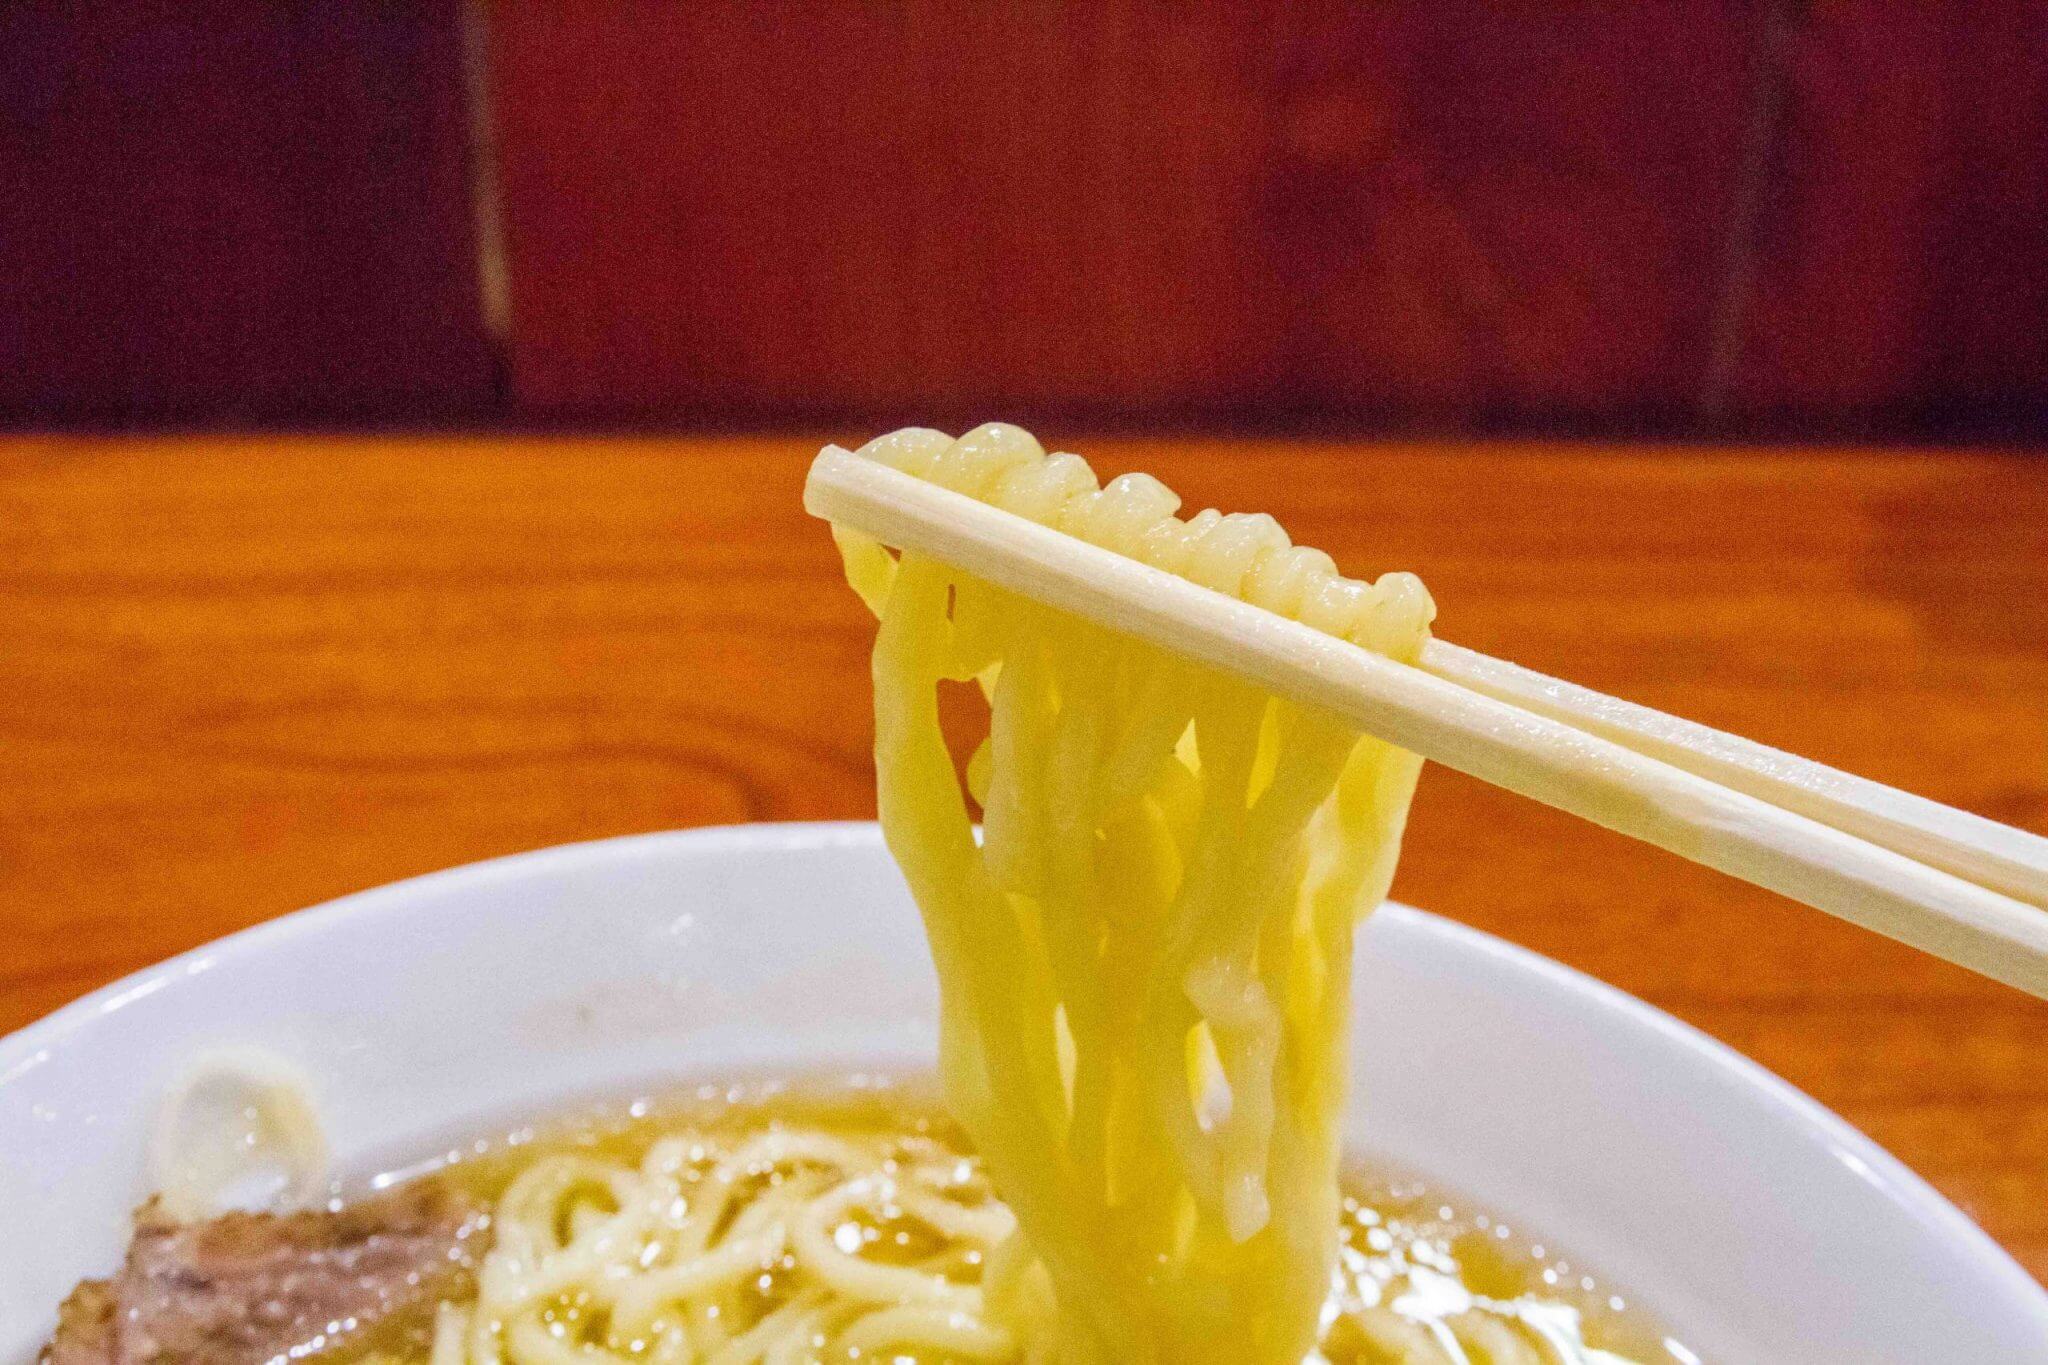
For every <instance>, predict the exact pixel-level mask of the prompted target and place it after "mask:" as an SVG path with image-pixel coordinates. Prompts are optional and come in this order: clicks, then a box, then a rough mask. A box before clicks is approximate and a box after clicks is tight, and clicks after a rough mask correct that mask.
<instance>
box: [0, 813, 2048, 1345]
mask: <svg viewBox="0 0 2048 1365" xmlns="http://www.w3.org/2000/svg"><path fill="white" fill-rule="evenodd" d="M1358 964H1359V965H1358V999H1359V1022H1358V1028H1359V1040H1360V1046H1359V1047H1358V1048H1357V1049H1356V1055H1357V1059H1358V1060H1357V1063H1356V1085H1357V1092H1356V1094H1357V1098H1356V1100H1355V1102H1354V1105H1353V1114H1352V1117H1351V1131H1352V1135H1353V1138H1354V1140H1355V1142H1356V1144H1357V1145H1358V1146H1359V1147H1360V1148H1361V1149H1364V1150H1369V1151H1371V1152H1373V1153H1376V1154H1378V1155H1381V1156H1384V1157H1386V1158H1390V1159H1391V1160H1393V1161H1395V1162H1397V1163H1400V1164H1402V1165H1405V1166H1408V1167H1410V1168H1414V1169H1418V1170H1420V1171H1421V1172H1423V1173H1426V1174H1427V1175H1429V1176H1431V1177H1434V1178H1435V1179H1437V1180H1439V1181H1441V1182H1442V1183H1443V1184H1444V1185H1445V1186H1447V1187H1448V1188H1451V1189H1454V1190H1457V1191H1460V1192H1462V1193H1464V1194H1466V1195H1468V1196H1470V1197H1471V1198H1472V1199H1474V1200H1475V1201H1477V1202H1478V1203H1480V1204H1481V1205H1484V1206H1488V1207H1491V1208H1493V1209H1495V1210H1498V1211H1499V1212H1501V1213H1502V1214H1503V1215H1506V1216H1508V1217H1509V1218H1511V1219H1512V1220H1514V1221H1515V1222H1516V1223H1518V1224H1523V1225H1526V1226H1528V1227H1530V1228H1533V1229H1537V1230H1540V1231H1541V1232H1542V1233H1543V1234H1545V1235H1546V1236H1547V1237H1548V1238H1550V1239H1551V1240H1553V1241H1555V1242H1556V1243H1557V1244H1559V1245H1562V1246H1565V1247H1568V1248H1570V1249H1571V1250H1572V1251H1573V1252H1574V1253H1575V1254H1576V1256H1577V1257H1578V1258H1579V1259H1581V1260H1582V1261H1584V1262H1585V1263H1588V1264H1591V1265H1594V1266H1597V1267H1600V1268H1601V1269H1603V1270H1604V1271H1606V1272H1607V1273H1608V1274H1609V1275H1610V1276H1611V1277H1613V1279H1615V1280H1616V1281H1617V1282H1619V1283H1620V1284H1621V1285H1623V1286H1624V1287H1626V1288H1628V1289H1631V1290H1633V1291H1634V1292H1635V1294H1636V1295H1637V1296H1638V1297H1639V1298H1640V1299H1642V1300H1644V1301H1645V1302H1647V1303H1649V1304H1650V1305H1652V1306H1653V1307H1654V1308H1655V1309H1657V1310H1659V1311H1660V1312H1661V1313H1662V1314H1663V1315H1664V1317H1665V1318H1666V1320H1667V1321H1669V1322H1670V1323H1671V1324H1672V1325H1673V1327H1674V1328H1675V1329H1676V1331H1677V1333H1678V1334H1679V1335H1680V1337H1681V1338H1682V1339H1684V1340H1685V1341H1686V1342H1687V1343H1688V1344H1690V1345H1692V1346H1693V1347H1694V1348H1695V1349H1697V1350H1699V1351H1700V1353H1701V1354H1702V1355H1703V1356H1705V1357H1706V1358H1708V1359H1709V1360H1721V1361H1730V1362H1735V1361H1756V1362H1801V1363H1803V1365H1810V1363H1811V1362H1821V1361H1829V1362H1835V1361H1843V1362H1848V1361H1853V1362H1898V1363H1899V1365H1907V1363H1908V1362H1910V1363H1911V1365H1930V1363H1931V1362H1968V1361H1992V1360H1996V1361H2020V1360H2048V1294H2044V1293H2043V1292H2042V1290H2041V1288H2040V1287H2039V1286H2038V1285H2036V1284H2035V1283H2034V1282H2033V1281H2032V1280H2030V1279H2029V1278H2028V1277H2027V1276H2026V1275H2025V1273H2024V1272H2022V1271H2021V1270H2020V1269H2019V1267H2018V1266H2017V1265H2015V1264H2014V1263H2013V1262H2012V1260H2011V1259H2010V1258H2009V1257H2007V1256H2006V1255H2005V1254H2004V1253H2003V1252H2002V1251H2000V1250H1999V1248H1998V1247H1997V1246H1995V1245H1994V1244H1993V1243H1992V1242H1991V1241H1990V1240H1989V1239H1988V1238H1986V1237H1985V1236H1984V1235H1983V1234H1982V1233H1981V1232H1980V1231H1978V1229H1977V1228H1976V1227H1975V1226H1973V1225H1972V1224H1971V1223H1970V1222H1969V1221H1968V1220H1967V1219H1966V1218H1964V1217H1963V1215H1962V1214H1961V1213H1959V1212H1957V1210H1956V1209H1955V1208H1953V1207H1952V1206H1950V1205H1949V1204H1947V1203H1946V1202H1944V1201H1943V1200H1942V1199H1941V1198H1940V1197H1939V1196H1938V1195H1936V1194H1935V1193H1934V1192H1933V1191H1932V1190H1931V1189H1929V1188H1928V1187H1927V1186H1926V1185H1925V1184H1924V1183H1923V1182H1922V1181H1920V1180H1919V1179H1918V1178H1917V1177H1916V1176H1914V1175H1913V1174H1911V1173H1910V1172H1909V1171H1907V1170H1906V1169H1905V1168H1904V1167H1902V1166H1901V1165H1900V1164H1899V1163H1898V1162H1897V1161H1895V1160H1893V1159H1892V1158H1891V1157H1889V1156H1887V1155H1886V1154H1885V1153H1884V1152H1883V1151H1881V1150H1879V1149H1878V1148H1877V1147H1876V1146H1874V1145H1873V1144H1872V1143H1871V1142H1870V1141H1869V1140H1867V1139H1866V1138H1864V1137H1862V1136H1861V1135H1859V1134H1858V1133H1856V1132H1854V1131H1853V1130H1851V1129H1850V1128H1849V1127H1848V1126H1847V1125H1846V1124H1844V1123H1842V1122H1841V1121H1840V1120H1839V1119H1837V1118H1835V1117H1834V1116H1833V1115H1831V1114H1829V1113H1827V1112H1826V1111H1825V1110H1823V1109H1821V1108H1820V1107H1819V1106H1818V1105H1816V1104H1814V1103H1813V1102H1812V1101H1811V1100H1809V1099H1807V1098H1805V1097H1804V1096H1802V1095H1800V1094H1799V1093H1797V1092H1796V1091H1794V1090H1792V1089H1791V1088H1790V1087H1789V1086H1787V1085H1785V1084H1784V1083H1783V1082H1782V1081H1779V1080H1777V1079H1775V1078H1774V1077H1772V1076H1770V1075H1768V1074H1767V1073H1765V1072H1764V1071H1762V1070H1760V1069H1759V1068H1757V1067H1756V1066H1754V1065H1753V1064H1751V1063H1749V1062H1747V1061H1745V1060H1743V1059H1742V1058H1740V1057H1738V1056H1737V1055H1735V1054H1734V1053H1732V1052H1730V1051H1728V1050H1727V1049H1725V1048H1723V1047H1721V1046H1719V1045H1718V1044H1716V1043H1714V1042H1712V1041H1710V1040H1709V1039H1707V1038H1705V1037H1704V1036H1702V1035H1700V1034H1699V1033H1696V1032H1694V1031H1693V1030H1691V1029H1689V1028H1687V1027H1685V1026H1684V1025H1682V1024H1679V1023H1678V1022H1676V1021H1675V1020H1673V1019H1671V1018H1669V1017H1667V1016H1665V1015H1663V1014H1660V1013H1658V1012H1657V1011H1655V1010H1652V1009H1650V1008H1649V1007H1648V1006H1646V1005H1643V1004H1641V1003H1640V1002H1638V1001H1635V1000H1632V999H1630V998H1628V997H1626V996H1623V995H1621V994H1619V993H1617V992H1615V991H1613V990H1611V989H1609V988H1607V987H1605V986H1602V985H1600V984H1599V983H1597V982H1594V981H1591V980H1589V979H1587V978H1585V977H1583V976H1580V975H1578V974H1577V973H1574V972H1572V971H1569V970H1567V969H1565V968H1563V967H1560V966H1558V965H1557V964H1555V963H1553V962H1550V961H1548V960H1546V959H1543V958H1540V957H1537V956H1534V955H1533V954H1530V953H1527V952H1524V951H1522V950H1520V949H1518V948H1514V947H1511V946H1510V945H1508V944H1505V943H1502V942H1500V941H1499V940H1497V939H1493V938H1490V937H1487V936H1486V935H1484V934H1480V933H1476V932H1474V931H1472V930H1469V929H1465V928H1461V927H1459V926H1458V925H1455V924H1452V923H1449V922H1447V921H1444V920H1441V919H1437V918H1435V917H1433V916H1430V915H1426V914H1423V913H1421V912H1419V911H1415V910H1410V909H1406V908H1403V907H1399V906H1389V907H1388V908H1387V909H1385V910H1384V911H1382V912H1381V913H1380V914H1379V915H1377V916H1375V917H1374V918H1373V920H1372V921H1371V922H1370V924H1369V925H1368V927H1367V928H1366V930H1365V931H1364V939H1363V943H1362V947H1361V951H1360V953H1359V955H1358ZM933 1004H934V992H933V985H932V979H931V971H930V967H929V965H928V963H927V960H926V957H925V950H924V944H923V940H922V938H921V935H920V931H919V928H918V923H917V917H916V913H915V911H914V910H913V909H912V907H911V905H910V903H909V899H908V897H907V896H906V894H905V892H904V889H903V885H902V882H901V881H900V880H899V878H898V876H897V874H896V870H895V867H894V865H893V864H892V863H891V862H890V861H889V858H888V856H887V854H886V853H885V852H884V850H883V848H882V846H881V842H880V840H879V838H878V837H877V834H876V831H875V829H874V827H873V826H872V825H859V824H854V825H755V826H749V827H743V828H735V829H716V830H700V831H694V832H689V833H679V834H661V835H648V836H644V837H639V838H630V839H619V840H613V841H609V842H605V843H596V844H584V845H577V846H573V847H568V848H558V849H550V850H546V851H543V852H539V853H530V854H525V855H522V856H520V857H515V858H506V859H501V860H499V861H496V862H489V863H482V864H479V865H477V866H474V867H466V868H459V869H456V870H454V871H450V872H443V873H439V874H436V875H434V876H430V877H422V878H420V879H418V880H415V881H409V882H402V883H399V884H397V885H394V886H388V887H384V888H382V889H380V890H376V891H370V892H365V893H363V894H362V895H358V896H351V897H348V898H346V899H344V900H340V901H336V902H334V903H333V904H331V905H327V906H324V907H322V908H320V909H317V910H313V911H308V912H306V913H304V914H300V915H294V916H291V917H289V918H286V919H283V920H279V921H277V922H275V923H272V924H268V925H265V926H263V927H261V928H258V929H254V930H251V931H249V932H248V933H244V934H239V935H236V936H235V937H233V938H229V939H226V940H223V941H222V942H220V943H217V944H214V945H212V946H210V947H207V948H202V949H200V950H198V951H196V952H194V953H190V954H187V955H186V956H184V957H181V958H177V959H174V960H173V961H170V962H167V963H165V964H163V965H162V966H159V967H156V968H153V969H151V970H149V971H146V972H143V973H142V974H140V975H138V976H134V977H131V978H129V979H128V980H126V981H123V982H121V983H119V984H117V985H114V986H111V987H108V988H107V989H106V990H104V991H101V992H99V993H98V994H96V995H93V996H91V997H88V998H87V999H85V1000H82V1001H79V1002H78V1003H76V1004H74V1005H72V1006H70V1007H68V1008H66V1009H64V1010H62V1011H60V1012H58V1013H57V1014H55V1015H53V1016H52V1017H50V1018H49V1019H46V1020H44V1021H42V1022H41V1023H39V1024H36V1025H34V1026H33V1027H30V1028H28V1029H25V1030H23V1031H22V1032H20V1033H17V1034H15V1035H13V1036H12V1037H10V1038H7V1039H5V1040H0V1227H4V1228H5V1229H7V1232H8V1235H7V1236H5V1237H0V1361H13V1360H16V1359H26V1358H27V1357H28V1355H29V1353H30V1352H31V1351H32V1349H33V1347H34V1346H35V1344H36V1343H38V1342H39V1341H40V1340H41V1339H42V1338H43V1337H44V1335H45V1334H46V1333H47V1331H48V1330H49V1325H50V1322H51V1319H52V1313H53V1311H54V1309H55V1306H56V1304H57V1302H58V1300H59V1299H60V1298H61V1297H62V1296H63V1294H64V1293H65V1292H66V1290H67V1289H68V1288H69V1286H70V1285H71V1284H72V1282H73V1281H75V1280H77V1279H78V1278H79V1277H81V1276H83V1275H88V1274H93V1273H99V1272H104V1271H105V1270H106V1269H108V1268H109V1267H110V1266H111V1265H112V1264H114V1263H115V1262H116V1260H117V1259H118V1257H119V1254H120V1249H121V1247H122V1245H123V1243H124V1241H125V1234H126V1218H127V1212H128V1210H129V1208H130V1207H131V1206H132V1205H133V1204H134V1203H135V1202H136V1201H137V1199H138V1198H139V1197H140V1196H141V1195H142V1193H143V1190H142V1188H141V1182H142V1174H141V1171H142V1149H143V1139H144V1133H145V1130H146V1127H147V1124H148V1121H149V1119H150V1116H151V1113H152V1109H153V1106H154V1103H155V1101H156V1099H157V1098H158V1096H160V1095H161V1093H162V1091H163V1088H164V1087H165V1085H166V1084H167V1083H168V1082H169V1081H170V1079H171V1078H172V1077H173V1076H174V1075H176V1073H177V1072H178V1071H179V1069H180V1068H181V1066H183V1065H184V1064H185V1063H187V1062H188V1061H189V1059H190V1058H191V1057H192V1056H193V1055H194V1054H195V1053H197V1052H200V1051H202V1050H205V1049H207V1048H210V1047H214V1046H220V1045H240V1044H250V1043H257V1044H261V1045H263V1046H265V1047H267V1048H269V1049H271V1050H274V1051H275V1052H278V1053H281V1054H283V1055H284V1056H285V1057H286V1058H288V1059H291V1060H293V1061H295V1062H296V1063H297V1064H298V1065H299V1066H300V1067H302V1068H303V1069H304V1070H305V1072H306V1073H307V1074H308V1075H309V1076H310V1077H312V1078H313V1081H314V1083H315V1086H316V1089H317V1095H318V1100H319V1104H320V1108H321V1111H322V1113H323V1115H324V1118H325V1121H326V1124H327V1127H328V1130H329V1132H330V1134H331V1136H332V1139H333V1142H334V1146H335V1151H336V1153H337V1155H338V1157H339V1158H340V1160H341V1162H342V1163H343V1164H344V1165H345V1166H346V1165H355V1166H357V1167H358V1168H360V1167H361V1166H362V1163H365V1162H369V1161H372V1160H380V1159H390V1158H391V1157H392V1156H393V1155H394V1154H404V1153H411V1154H414V1155H418V1154H422V1153H424V1152H425V1151H428V1150H431V1149H432V1148H431V1146H430V1144H432V1143H435V1142H437V1141H439V1140H441V1139H444V1138H445V1137H446V1136H447V1135H448V1134H450V1133H451V1132H459V1131H462V1130H463V1129H464V1128H465V1127H468V1128H469V1129H470V1130H471V1131H488V1130H489V1128H490V1125H491V1123H493V1122H494V1121H502V1120H504V1119H505V1118H507V1117H508V1116H510V1115H513V1114H517V1113H519V1112H522V1111H528V1112H530V1111H546V1110H549V1109H554V1108H557V1107H559V1106H561V1105H562V1104H563V1103H564V1102H565V1101H570V1100H573V1099H574V1098H576V1097H578V1096H588V1095H592V1094H605V1093H609V1094H613V1095H617V1094H620V1093H622V1092H625V1091H629V1090H633V1089H637V1088H644V1087H649V1086H655V1085H658V1084H660V1083H661V1082H662V1081H663V1080H664V1079H668V1080H675V1079H690V1080H698V1079H704V1078H707V1077H727V1076H744V1075H748V1074H760V1073H763V1072H768V1073H773V1072H783V1073H788V1072H790V1071H791V1070H804V1071H810V1070H815V1069H818V1068H821V1067H822V1068H854V1069H859V1068H872V1069H878V1070H895V1071H903V1070H922V1069H923V1068H925V1067H926V1066H927V1065H928V1059H929V1058H930V1056H931V1052H932V1015H933Z"/></svg>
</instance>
